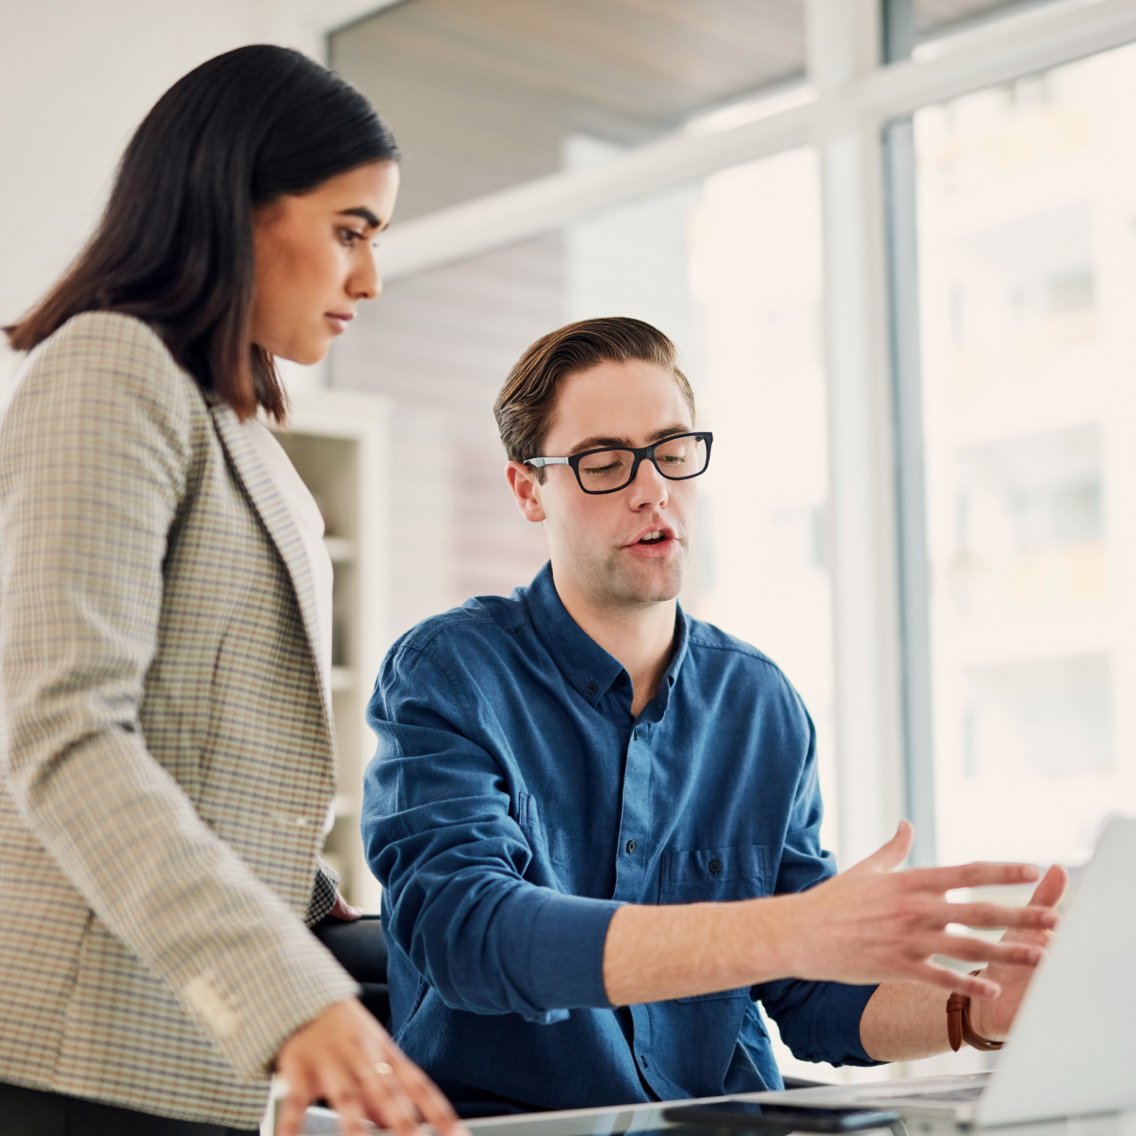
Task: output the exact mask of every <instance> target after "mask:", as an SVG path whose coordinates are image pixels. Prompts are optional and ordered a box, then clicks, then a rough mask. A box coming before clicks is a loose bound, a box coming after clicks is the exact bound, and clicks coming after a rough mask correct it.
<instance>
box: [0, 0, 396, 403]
mask: <svg viewBox="0 0 1136 1136" xmlns="http://www.w3.org/2000/svg"><path fill="white" fill-rule="evenodd" d="M381 6H382V0H378V2H372V3H370V4H365V3H361V2H360V0H323V2H315V0H194V2H193V3H191V4H190V3H182V2H180V0H102V2H100V3H91V0H34V2H32V0H0V171H2V173H0V323H8V322H10V321H12V320H14V319H16V318H17V317H18V316H19V315H20V314H21V313H23V312H24V311H25V310H26V309H27V308H29V307H30V306H31V305H32V304H33V303H34V302H35V301H36V300H37V299H38V298H39V296H40V294H41V293H42V292H43V291H44V290H45V289H46V288H47V287H48V286H49V285H50V284H51V282H52V281H53V280H54V279H55V278H56V277H57V276H58V275H59V273H60V272H61V271H62V269H63V268H64V267H65V266H66V265H67V264H68V262H69V261H70V260H71V258H72V257H73V256H74V255H75V253H76V252H78V250H79V249H80V247H81V246H82V244H83V242H84V241H85V240H86V238H87V236H88V235H89V234H90V232H91V229H92V227H93V225H94V223H95V222H96V220H97V219H98V217H99V214H100V213H101V210H102V206H103V204H104V202H105V198H106V194H107V191H108V189H109V186H110V180H111V177H112V175H113V172H114V167H115V164H116V162H117V160H118V157H119V155H120V153H121V151H122V149H123V147H124V146H125V145H126V142H127V141H128V139H129V138H130V135H131V133H132V132H133V131H134V128H135V127H136V126H137V125H138V123H139V122H140V121H141V120H142V118H143V116H144V115H145V114H146V112H147V110H149V108H150V107H151V106H152V105H153V103H154V102H155V101H156V100H157V98H158V96H159V95H161V93H162V92H163V91H164V90H165V89H166V88H167V87H169V86H170V84H171V83H173V82H174V81H175V80H176V79H177V78H179V77H180V76H181V75H183V74H184V73H185V72H186V71H189V70H190V69H191V68H193V67H194V66H196V65H197V64H198V63H201V62H203V61H204V60H206V59H208V58H209V57H210V56H212V55H216V54H218V53H219V52H222V51H226V50H228V49H229V48H232V47H237V46H239V45H240V44H243V43H256V42H273V43H281V44H286V45H288V46H290V47H296V48H299V49H300V50H302V51H306V52H307V53H308V54H310V55H313V56H314V57H316V58H322V57H323V54H324V40H323V36H324V32H325V30H326V29H328V28H330V27H332V26H334V25H336V24H338V23H342V22H345V21H346V20H349V19H352V18H354V17H356V16H358V15H359V14H361V12H362V11H364V10H366V9H367V8H376V7H381ZM147 207H152V208H156V209H160V208H161V203H160V202H152V203H147ZM18 359H19V357H18V356H16V355H15V354H14V353H13V352H11V351H9V350H8V348H7V347H6V346H5V345H0V392H2V391H3V388H4V385H5V381H6V380H7V379H8V378H10V377H11V375H12V373H13V372H14V370H15V366H16V363H17V362H18Z"/></svg>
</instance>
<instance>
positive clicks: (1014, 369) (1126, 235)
mask: <svg viewBox="0 0 1136 1136" xmlns="http://www.w3.org/2000/svg"><path fill="white" fill-rule="evenodd" d="M1134 98H1136V47H1126V48H1121V49H1118V50H1115V51H1112V52H1109V53H1107V54H1103V55H1099V56H1096V57H1093V58H1090V59H1086V60H1084V61H1082V62H1078V63H1075V64H1071V65H1068V66H1064V67H1061V68H1058V69H1054V70H1052V71H1049V72H1047V73H1044V74H1040V75H1030V76H1026V77H1023V78H1021V79H1019V80H1017V81H1015V82H1013V83H1009V84H1007V85H1005V86H1003V87H999V88H997V89H993V90H984V91H980V92H977V93H975V94H972V95H967V96H965V97H962V98H959V99H956V100H954V101H952V102H950V103H947V104H944V105H941V106H934V107H928V108H926V109H924V110H922V111H920V112H919V113H918V114H917V115H916V116H915V141H916V153H917V169H918V174H917V192H918V216H919V260H920V272H919V288H920V295H921V301H920V303H921V335H922V372H923V383H924V386H923V409H924V422H923V433H924V449H925V474H926V517H927V529H928V555H929V562H930V571H931V593H932V594H931V626H930V636H931V643H930V650H931V659H932V676H933V680H932V686H933V703H932V713H933V736H934V776H933V785H934V794H935V818H936V825H937V833H938V854H939V856H940V858H941V859H943V860H955V859H962V858H969V857H971V856H992V857H1015V858H1016V857H1021V856H1027V857H1030V856H1032V857H1037V858H1038V859H1042V860H1045V859H1050V858H1060V859H1064V860H1068V861H1077V860H1079V859H1082V858H1083V857H1084V856H1085V854H1086V853H1087V851H1088V850H1089V849H1090V847H1091V845H1092V842H1093V839H1094V836H1095V834H1096V832H1097V830H1098V827H1099V825H1100V823H1101V821H1102V819H1103V818H1104V817H1105V816H1106V815H1107V814H1108V813H1109V812H1110V811H1112V810H1129V811H1131V810H1133V809H1136V748H1134V745H1133V743H1134V742H1136V715H1134V714H1133V711H1132V709H1131V707H1132V706H1133V699H1132V698H1131V697H1130V695H1129V693H1128V692H1129V691H1130V690H1131V689H1132V685H1131V684H1132V681H1133V678H1134V676H1136V648H1134V647H1133V640H1132V635H1131V627H1132V626H1133V624H1132V619H1133V615H1134V614H1136V574H1134V572H1133V568H1134V560H1136V386H1134V385H1133V381H1132V374H1133V362H1134V349H1136V339H1134V336H1133V326H1134V320H1133V315H1134V312H1136V268H1134V266H1136V160H1134V159H1133V153H1134V151H1133V147H1132V144H1131V137H1130V134H1131V130H1130V122H1129V114H1128V107H1130V106H1131V105H1132V100H1133V99H1134Z"/></svg>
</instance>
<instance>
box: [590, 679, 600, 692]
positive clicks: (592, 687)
mask: <svg viewBox="0 0 1136 1136" xmlns="http://www.w3.org/2000/svg"><path fill="white" fill-rule="evenodd" d="M597 690H599V687H598V686H596V684H595V683H594V682H589V683H588V693H589V694H595V692H596V691H597Z"/></svg>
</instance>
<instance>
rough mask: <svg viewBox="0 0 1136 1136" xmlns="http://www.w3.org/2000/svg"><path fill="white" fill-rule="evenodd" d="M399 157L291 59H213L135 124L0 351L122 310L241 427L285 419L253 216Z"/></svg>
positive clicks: (327, 79) (321, 70)
mask: <svg viewBox="0 0 1136 1136" xmlns="http://www.w3.org/2000/svg"><path fill="white" fill-rule="evenodd" d="M398 157H399V153H398V147H397V145H396V143H395V140H394V138H393V136H392V135H391V133H390V131H389V130H388V129H387V128H386V126H385V125H384V124H383V123H382V121H381V120H380V119H379V117H378V115H377V114H375V111H374V110H373V109H372V107H371V105H370V104H369V103H368V102H367V100H366V99H365V98H364V97H363V96H362V95H361V94H359V92H358V91H356V90H355V89H354V88H353V87H351V86H350V85H349V84H348V83H347V82H345V81H344V80H343V79H341V78H340V77H339V76H338V75H335V74H333V73H332V72H331V71H328V70H327V68H325V67H321V66H320V65H319V64H318V63H315V62H313V61H312V60H310V59H308V58H307V56H305V55H302V54H301V53H300V52H298V51H292V50H290V49H288V48H283V47H275V46H272V45H268V44H257V45H252V46H249V47H240V48H237V49H236V50H235V51H229V52H226V53H225V54H224V55H219V56H217V57H215V58H214V59H210V60H208V61H207V62H206V63H203V64H201V66H199V67H197V68H195V69H194V70H193V71H191V72H190V73H189V74H188V75H186V76H184V77H183V78H182V79H179V80H178V82H176V83H175V84H174V85H173V86H172V87H171V88H170V89H169V90H168V91H167V92H166V93H165V94H164V95H163V96H162V97H161V99H159V100H158V102H157V103H156V104H155V106H154V108H153V109H152V110H151V111H150V113H149V114H148V115H147V116H146V118H145V119H144V120H143V122H142V124H141V126H139V127H138V130H137V131H136V132H135V134H134V137H133V138H132V139H131V140H130V143H129V145H128V146H127V148H126V152H125V153H124V154H123V157H122V160H121V162H120V163H119V166H118V172H117V175H116V177H115V182H114V186H113V188H112V190H111V194H110V200H109V201H108V203H107V207H106V211H105V212H104V214H103V217H102V220H101V221H100V223H99V226H98V228H97V229H96V230H95V233H94V235H93V236H92V238H91V240H90V242H89V243H88V244H87V247H86V248H85V249H84V250H83V251H82V252H81V253H80V254H79V256H78V258H77V259H76V260H75V262H74V263H73V264H72V266H71V267H70V268H69V269H68V270H67V272H66V273H65V275H64V276H63V277H62V279H61V280H59V281H58V283H56V284H55V286H54V287H53V288H52V289H51V290H50V291H49V292H48V293H47V295H46V296H45V297H43V299H41V300H40V302H39V303H38V304H37V305H36V306H35V307H33V308H32V309H31V311H29V312H28V313H27V314H26V315H25V316H24V317H23V318H22V319H21V320H19V321H18V322H17V323H15V324H13V325H11V326H10V327H6V328H5V329H4V330H5V331H6V332H7V333H8V341H9V342H10V344H11V345H12V347H14V348H15V349H16V350H18V351H30V350H31V349H32V348H33V347H35V346H36V345H37V344H39V343H41V342H42V341H43V340H44V339H46V338H47V337H48V336H49V335H51V334H52V333H53V332H54V331H56V329H58V328H59V327H61V326H62V325H63V324H64V323H66V322H67V320H69V319H70V318H71V317H72V316H74V315H78V314H79V313H80V312H86V311H114V312H123V313H126V314H127V315H132V316H137V317H138V318H139V319H141V320H145V321H146V322H147V323H149V324H150V325H152V326H153V328H154V330H155V331H156V332H157V333H158V334H159V335H160V336H161V337H162V340H163V341H164V342H165V345H166V347H167V348H168V349H169V351H170V354H171V355H173V357H174V359H175V360H177V362H178V364H179V365H180V366H182V367H183V368H184V369H185V370H186V371H188V372H189V373H190V374H191V375H193V377H194V378H195V379H196V380H197V382H198V384H199V385H200V386H201V387H202V388H203V389H204V390H207V391H214V392H216V393H217V394H218V395H220V397H221V398H223V399H224V400H225V401H226V402H228V403H229V404H230V405H231V406H232V407H233V409H234V410H235V411H236V412H237V414H239V415H240V417H241V418H247V417H248V416H249V415H251V414H254V413H255V412H256V408H257V406H262V407H264V408H265V409H266V410H267V411H268V412H269V414H271V415H273V416H274V417H275V418H276V419H278V420H279V419H282V418H283V417H284V414H285V410H286V402H285V397H284V390H283V387H282V386H281V384H280V379H279V376H278V375H277V373H276V366H275V364H274V362H273V359H272V356H271V355H269V354H268V352H266V351H265V350H263V348H260V347H258V346H256V345H255V344H253V343H252V342H251V340H250V337H249V319H250V314H251V308H252V288H253V269H254V264H253V237H252V232H253V227H252V221H253V211H254V209H255V208H256V207H257V206H260V205H264V204H266V203H267V202H270V201H272V200H274V199H275V198H277V197H280V196H282V195H284V194H300V193H303V192H305V191H306V190H311V189H314V188H315V187H316V186H318V185H319V184H321V183H322V182H324V181H326V180H327V179H328V178H330V177H334V176H335V175H336V174H340V173H345V172H346V171H347V170H351V169H355V168H356V167H358V166H361V165H364V164H367V163H369V162H376V161H397V159H398Z"/></svg>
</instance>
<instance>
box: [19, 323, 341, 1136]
mask: <svg viewBox="0 0 1136 1136" xmlns="http://www.w3.org/2000/svg"><path fill="white" fill-rule="evenodd" d="M314 607H315V597H314V595H313V592H312V583H311V578H310V569H309V566H308V562H307V560H306V558H305V554H304V549H303V545H302V542H301V537H300V535H299V533H298V532H297V531H296V529H295V527H294V525H293V523H292V521H291V517H290V514H289V512H288V509H287V506H286V505H285V502H284V501H283V499H282V498H281V497H280V495H279V493H278V491H277V488H276V486H275V485H274V483H273V482H272V480H271V478H270V476H269V475H268V473H267V472H266V471H265V470H264V469H263V468H262V466H261V465H260V463H259V461H258V459H257V456H256V454H255V452H254V451H253V450H252V448H251V447H250V445H249V443H248V440H247V438H246V436H245V430H244V428H242V427H241V425H240V424H239V423H238V421H237V419H236V417H235V415H234V414H233V413H232V411H231V410H230V409H229V408H228V407H227V406H226V405H222V404H218V405H213V406H209V405H207V403H206V401H205V400H204V399H203V397H202V395H201V393H200V391H199V389H198V388H197V386H196V385H195V384H194V382H193V381H192V379H190V378H189V376H187V375H186V374H185V373H184V372H182V371H181V370H180V369H179V368H178V367H177V366H176V365H175V364H174V362H173V360H172V359H171V357H170V355H169V354H168V352H167V351H166V350H165V348H164V346H163V345H162V343H161V341H160V340H159V339H158V337H157V336H156V335H155V334H154V333H153V332H152V331H151V330H150V329H149V328H148V327H147V326H146V325H145V324H143V323H140V322H139V321H137V320H135V319H132V318H130V317H127V316H122V315H115V314H108V313H88V314H85V315H81V316H78V317H76V318H75V319H73V320H71V321H70V322H69V323H67V324H66V326H64V327H63V328H61V329H60V330H59V331H58V332H57V333H56V334H55V335H53V336H52V337H51V338H50V339H49V340H48V341H47V342H46V343H44V344H42V345H41V346H40V347H39V348H38V349H37V350H36V351H35V352H33V354H32V355H31V356H30V357H29V360H28V362H27V364H26V366H25V369H24V373H23V375H22V376H21V379H20V381H19V383H18V385H17V387H16V390H15V393H14V396H13V398H12V400H11V403H10V405H9V407H8V408H7V411H6V413H5V415H4V418H3V421H2V423H0V771H2V779H0V1080H2V1081H9V1082H13V1083H17V1084H22V1085H30V1086H33V1087H38V1088H44V1089H50V1090H54V1091H57V1092H63V1093H69V1094H73V1095H76V1096H82V1097H89V1098H93V1099H97V1100H105V1101H111V1102H114V1103H116V1104H119V1105H123V1106H126V1107H130V1108H137V1109H142V1110H145V1111H149V1112H156V1113H159V1114H163V1115H170V1116H177V1117H184V1118H188V1119H194V1120H201V1121H211V1122H213V1123H219V1124H229V1125H235V1126H243V1127H255V1125H256V1123H257V1121H258V1120H259V1118H260V1116H261V1114H262V1113H263V1110H264V1105H265V1100H266V1087H267V1075H268V1074H267V1065H268V1062H269V1061H270V1060H271V1058H272V1057H273V1055H274V1054H275V1053H276V1051H277V1049H278V1048H279V1046H280V1044H281V1042H282V1041H283V1039H284V1038H285V1037H286V1036H287V1035H288V1034H289V1033H291V1032H292V1031H293V1030H294V1029H295V1028H296V1027H297V1026H299V1025H300V1024H301V1023H303V1022H304V1021H307V1020H308V1019H309V1018H311V1017H312V1016H314V1015H315V1014H316V1013H317V1012H319V1011H320V1010H321V1009H323V1008H325V1007H326V1006H328V1005H330V1004H331V1003H332V1002H335V1001H337V1000H339V999H341V998H344V997H348V996H350V995H351V994H353V993H354V992H355V985H354V983H353V982H352V981H351V980H350V978H349V977H348V976H347V975H346V973H345V972H344V971H343V970H342V969H341V968H340V967H339V966H338V964H336V963H335V962H334V960H333V959H332V958H331V956H330V955H329V954H328V953H327V952H326V951H325V950H324V949H323V947H322V946H320V945H319V944H318V943H317V942H316V940H315V939H314V938H313V936H312V935H311V934H310V933H309V932H308V931H307V930H306V929H305V926H304V916H305V913H308V914H309V916H314V915H318V914H320V913H321V912H320V911H315V912H312V911H311V910H310V907H311V904H312V902H313V880H314V879H316V877H317V852H318V849H319V846H320V843H321V839H322V829H323V822H324V818H325V816H326V811H327V807H328V803H329V801H330V799H331V796H332V793H333V776H334V774H333V769H334V754H333V750H332V745H333V743H332V740H331V732H330V726H329V722H328V718H327V710H326V698H325V694H324V692H323V691H322V689H321V681H322V680H321V678H320V674H319V668H318V666H317V663H316V655H315V648H314V647H313V644H314V643H315V642H316V641H317V640H316V636H315V626H314V620H315V618H316V617H315V611H314ZM323 882H324V885H325V886H324V888H323V889H321V888H319V887H317V889H316V890H317V892H319V891H321V890H323V891H324V893H325V894H324V898H323V900H322V903H321V908H322V911H326V910H327V908H328V907H329V906H330V898H329V897H330V895H331V894H333V892H332V890H331V889H328V888H327V887H326V882H327V881H326V880H325V881H323Z"/></svg>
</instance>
